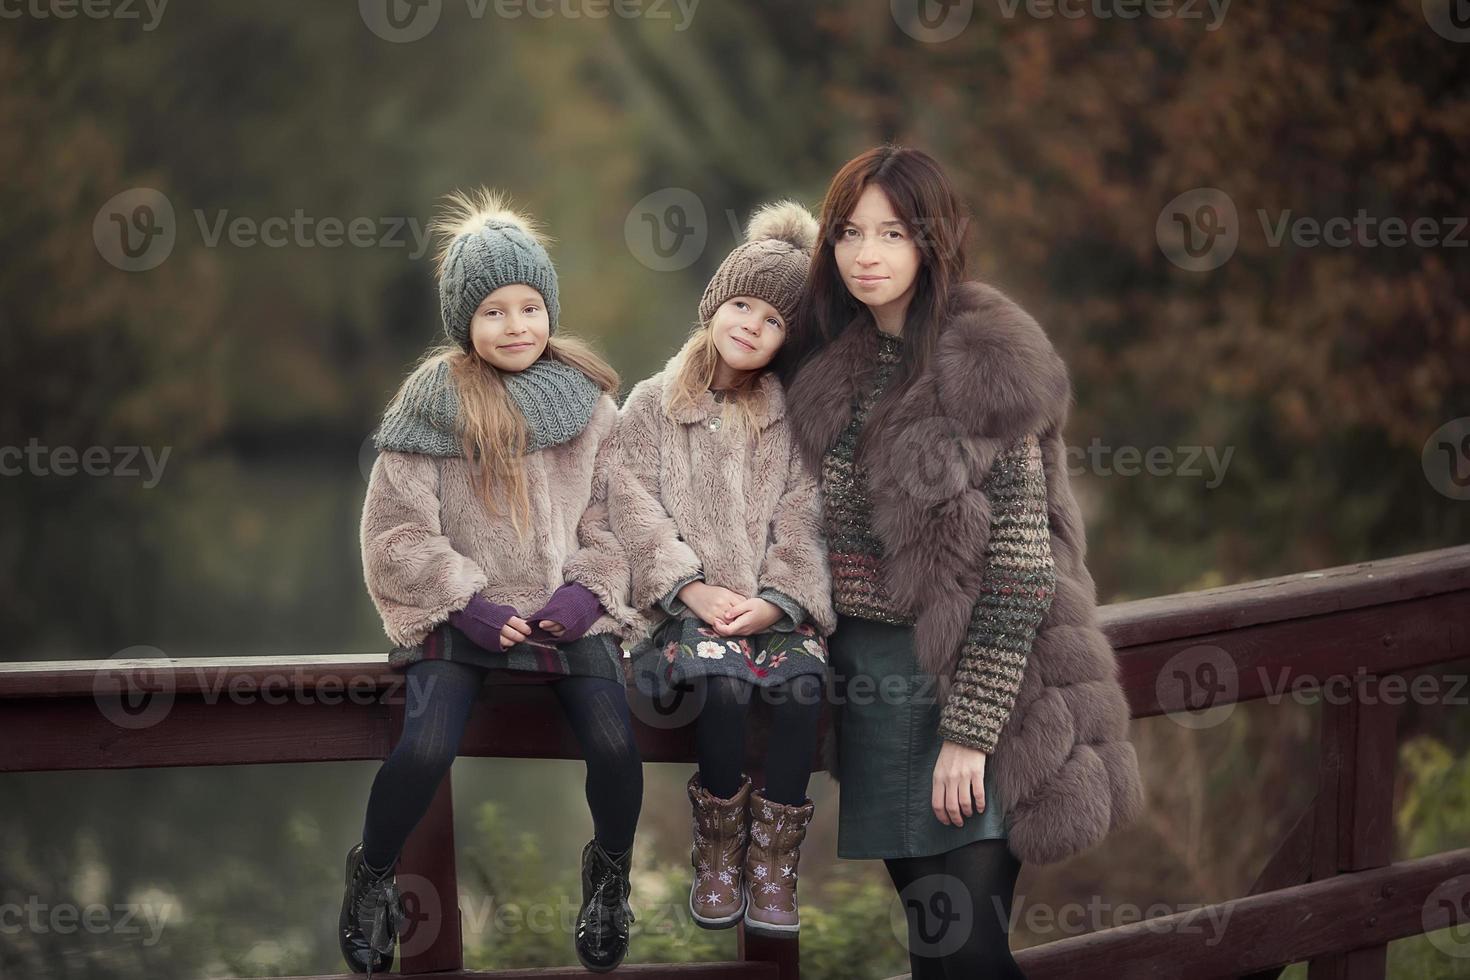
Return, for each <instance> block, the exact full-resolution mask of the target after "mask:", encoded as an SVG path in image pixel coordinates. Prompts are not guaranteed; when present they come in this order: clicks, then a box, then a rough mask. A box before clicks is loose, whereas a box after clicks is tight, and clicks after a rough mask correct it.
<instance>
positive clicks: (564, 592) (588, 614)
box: [526, 582, 602, 643]
mask: <svg viewBox="0 0 1470 980" xmlns="http://www.w3.org/2000/svg"><path fill="white" fill-rule="evenodd" d="M601 615H602V602H601V600H599V599H598V598H597V595H596V593H594V592H593V591H592V590H591V589H589V588H587V586H585V585H583V584H582V583H580V582H568V583H567V584H566V585H563V586H562V587H561V588H559V589H557V590H556V591H555V592H553V593H552V594H551V598H550V599H548V600H547V601H546V605H544V606H542V607H541V608H540V609H538V610H537V611H536V612H533V613H532V614H531V615H529V616H527V617H526V622H527V623H530V624H531V631H532V632H531V638H532V639H540V640H549V641H551V642H552V643H570V642H572V641H573V640H579V639H581V638H582V637H583V636H584V635H585V634H586V632H587V630H588V629H589V628H590V627H591V626H592V624H593V623H595V622H597V619H598V617H599V616H601ZM543 619H549V620H551V621H552V622H553V623H559V624H560V625H561V627H562V634H561V636H552V635H551V634H550V633H547V632H546V631H545V630H543V629H542V628H541V621H542V620H543Z"/></svg>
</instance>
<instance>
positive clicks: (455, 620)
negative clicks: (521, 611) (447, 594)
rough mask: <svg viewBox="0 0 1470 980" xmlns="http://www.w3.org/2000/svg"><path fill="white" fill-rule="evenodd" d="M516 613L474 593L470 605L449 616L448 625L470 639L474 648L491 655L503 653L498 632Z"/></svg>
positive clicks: (510, 608)
mask: <svg viewBox="0 0 1470 980" xmlns="http://www.w3.org/2000/svg"><path fill="white" fill-rule="evenodd" d="M514 615H516V611H515V609H514V608H512V607H511V606H502V605H501V604H500V603H498V602H491V601H490V600H489V599H486V598H485V597H484V596H483V595H480V593H478V592H476V593H475V594H474V595H473V596H472V597H471V598H470V604H469V605H467V606H465V607H464V608H463V609H460V610H458V611H456V612H452V613H450V614H449V624H450V625H451V626H453V627H454V628H455V629H457V630H459V631H460V632H461V633H463V634H464V635H465V636H468V637H469V638H470V641H471V642H473V643H474V644H475V645H476V646H479V647H484V648H485V649H486V650H489V651H490V652H491V653H503V652H504V650H503V649H502V648H501V646H500V631H501V629H502V628H504V626H505V624H506V623H508V622H510V619H511V617H512V616H514Z"/></svg>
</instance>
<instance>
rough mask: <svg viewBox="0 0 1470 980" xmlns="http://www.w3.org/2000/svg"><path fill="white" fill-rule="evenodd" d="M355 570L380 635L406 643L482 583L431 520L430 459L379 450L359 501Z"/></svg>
mask: <svg viewBox="0 0 1470 980" xmlns="http://www.w3.org/2000/svg"><path fill="white" fill-rule="evenodd" d="M360 538H361V542H360V543H361V546H362V571H363V577H364V578H365V579H366V581H367V588H368V594H369V595H371V596H372V600H373V604H374V605H375V606H376V607H377V610H378V614H379V615H380V616H381V617H382V620H383V629H384V631H385V632H386V633H387V634H388V638H389V639H391V640H392V641H393V642H394V643H397V644H398V645H400V646H412V645H413V644H415V643H418V642H419V641H420V640H422V639H423V638H424V637H426V636H428V635H429V633H430V632H432V631H433V629H434V627H435V626H437V625H439V624H440V623H441V622H443V621H444V620H446V619H448V618H449V614H450V613H452V612H454V611H456V610H459V609H463V608H464V607H465V606H466V605H468V604H469V601H470V599H471V598H473V597H474V595H475V593H477V592H479V591H480V590H481V589H483V588H485V585H486V578H485V572H484V570H483V569H481V568H480V566H479V565H477V564H476V563H475V562H474V560H473V559H471V558H469V557H467V556H466V555H463V554H461V553H460V552H458V551H456V550H455V548H454V546H453V545H452V544H450V542H449V539H448V538H447V537H446V536H445V535H444V532H443V528H441V527H440V525H439V468H438V460H436V459H435V458H434V457H432V456H428V455H424V454H422V453H405V452H395V451H384V452H382V453H379V454H378V458H377V461H376V462H374V463H373V470H372V473H371V474H370V475H369V477H368V488H367V498H366V499H365V500H364V501H363V505H362V525H361V533H360Z"/></svg>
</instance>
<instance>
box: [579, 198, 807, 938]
mask: <svg viewBox="0 0 1470 980" xmlns="http://www.w3.org/2000/svg"><path fill="white" fill-rule="evenodd" d="M816 233H817V222H816V220H815V219H814V218H813V217H812V216H811V214H809V213H808V212H807V211H806V209H805V208H803V207H801V206H800V205H798V204H794V203H792V202H789V201H783V202H780V203H778V204H774V205H770V206H768V207H766V208H763V209H762V210H760V211H759V212H757V213H756V215H755V216H754V217H753V218H752V220H751V224H750V228H749V232H748V234H747V237H746V241H745V242H743V243H742V244H740V245H739V246H738V247H737V248H735V250H734V251H732V252H731V253H730V255H729V256H727V257H726V259H725V260H724V262H723V263H721V265H720V268H719V270H718V271H717V272H716V273H715V276H714V278H713V279H712V280H710V283H709V285H708V287H707V288H706V289H705V291H704V295H703V297H702V298H701V300H700V303H699V325H698V326H697V327H696V329H695V331H694V333H693V334H692V336H690V338H689V339H688V341H687V342H686V343H685V344H684V346H683V348H682V349H681V350H680V351H679V352H678V353H677V354H675V355H674V356H673V358H671V359H670V360H669V362H668V364H667V365H666V366H665V368H664V369H663V370H662V371H660V372H659V373H658V374H656V375H654V376H653V377H651V378H648V379H647V380H645V381H642V382H640V383H639V384H638V385H636V386H635V387H634V388H633V390H632V391H631V392H630V393H629V395H628V398H627V400H626V401H625V402H624V404H623V408H622V410H621V411H620V413H619V416H618V430H617V439H616V442H617V450H616V453H615V462H614V464H613V472H612V476H611V478H610V481H609V496H608V512H609V518H610V522H611V526H612V530H613V533H614V534H615V535H616V536H617V537H618V538H619V539H620V540H621V542H622V544H623V550H624V552H625V553H626V554H627V556H628V562H629V569H630V583H629V584H630V592H631V603H632V605H633V607H634V608H636V609H638V610H639V611H640V612H642V613H644V614H645V615H647V616H648V617H649V618H650V621H651V623H653V624H654V626H653V630H652V632H651V633H650V635H649V636H648V637H647V638H645V640H644V641H643V642H642V643H641V644H640V645H639V648H638V649H637V650H635V651H634V656H635V662H634V671H635V674H636V675H637V676H638V678H639V681H640V686H641V687H643V688H644V689H645V692H646V693H669V692H671V691H672V690H674V689H685V690H687V689H692V690H693V696H694V697H695V698H696V699H697V700H700V701H702V703H701V707H700V711H699V715H698V719H697V722H696V736H697V741H698V757H699V771H698V772H697V773H695V774H694V776H693V777H692V778H691V779H690V780H689V785H688V793H689V799H690V802H691V804H692V806H693V832H694V846H693V848H692V851H691V860H692V863H693V865H694V868H695V878H694V882H693V885H692V887H691V889H690V894H689V905H690V911H691V912H692V913H693V916H694V919H695V921H696V922H697V923H698V924H699V925H701V926H704V927H705V928H710V929H720V928H726V927H729V926H733V925H734V924H735V923H737V922H739V921H741V920H742V919H743V920H744V923H745V927H746V929H747V930H749V931H751V932H758V933H763V934H768V935H773V936H787V937H790V936H794V935H795V934H796V933H797V930H798V929H799V927H800V917H799V915H798V911H797V904H796V876H797V863H798V859H799V857H800V845H801V842H802V839H803V837H804V836H805V834H806V828H807V824H808V823H809V822H810V820H811V817H812V802H811V800H810V799H808V798H807V795H806V787H807V781H808V779H809V777H810V775H811V769H812V763H813V761H814V757H815V755H816V739H817V727H818V719H819V717H820V712H821V701H822V692H823V690H824V684H823V678H824V676H825V672H826V662H827V647H826V639H825V637H826V635H827V634H828V633H830V632H831V631H832V629H833V627H834V625H835V615H834V613H833V611H832V601H831V596H830V577H829V574H828V570H827V560H826V549H825V545H824V542H823V539H822V536H821V533H820V530H819V528H820V523H821V511H820V507H821V501H820V495H819V493H818V489H817V483H816V479H815V477H814V475H813V474H812V472H811V471H810V470H809V469H808V468H807V466H806V465H805V463H804V462H803V461H802V458H801V456H800V454H799V453H798V451H797V447H796V445H795V444H794V442H793V440H792V437H791V432H790V429H789V426H788V421H787V419H786V417H785V404H786V403H785V395H784V392H783V391H782V388H781V385H780V382H779V381H778V380H777V379H776V376H775V373H774V372H773V371H771V370H770V365H771V362H772V359H773V358H774V357H775V355H776V353H777V351H779V350H780V348H781V345H782V344H783V343H784V342H785V340H786V337H787V333H788V331H789V330H790V329H791V317H792V313H793V310H794V309H795V307H796V303H797V299H798V297H799V295H800V293H801V290H802V287H803V285H804V283H805V281H806V275H807V267H808V265H809V262H810V259H811V252H812V248H813V246H814V245H815V242H816ZM758 690H759V691H761V692H762V694H763V695H765V696H766V697H767V700H768V701H770V703H771V707H772V731H771V735H770V740H769V750H768V753H767V757H766V760H765V766H764V770H765V778H766V785H765V786H763V787H760V788H756V787H754V786H752V783H751V780H750V778H749V777H748V776H746V775H745V773H744V772H743V771H742V769H743V767H742V763H743V761H744V758H745V715H746V710H747V709H748V708H749V706H750V701H751V698H752V697H753V695H754V694H755V692H756V691H758Z"/></svg>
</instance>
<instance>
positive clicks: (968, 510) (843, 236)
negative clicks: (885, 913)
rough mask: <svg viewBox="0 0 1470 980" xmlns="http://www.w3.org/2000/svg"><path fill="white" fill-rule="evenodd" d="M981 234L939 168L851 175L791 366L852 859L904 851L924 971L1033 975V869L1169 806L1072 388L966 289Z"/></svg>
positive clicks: (917, 164)
mask: <svg viewBox="0 0 1470 980" xmlns="http://www.w3.org/2000/svg"><path fill="white" fill-rule="evenodd" d="M964 227H965V221H964V218H963V216H962V212H961V209H960V206H959V202H958V201H957V199H956V197H955V194H954V191H953V189H952V188H951V185H950V183H949V181H948V180H947V179H946V177H945V175H944V173H943V172H942V170H941V169H940V168H939V166H938V164H937V163H936V162H935V161H934V160H933V159H932V158H930V157H929V156H928V155H926V154H924V153H922V152H919V151H916V150H910V149H904V148H900V147H893V146H885V147H879V148H876V149H873V150H870V151H868V152H866V153H864V154H862V155H860V156H858V157H857V158H855V159H853V160H852V161H850V162H849V163H847V164H846V165H845V166H844V167H843V168H842V169H841V170H840V171H839V172H838V174H837V176H836V177H834V178H833V181H832V184H831V186H830V188H829V189H828V192H827V196H826V200H825V201H824V203H823V207H822V236H821V240H820V243H819V246H818V249H817V252H816V255H815V256H814V258H813V262H812V268H811V273H810V277H809V279H808V285H807V292H806V295H805V296H804V297H803V302H802V305H801V308H800V310H799V311H798V315H797V318H796V322H797V324H798V326H799V329H800V333H801V335H800V336H799V337H793V338H792V342H791V343H789V344H788V347H787V349H786V350H785V351H784V352H783V364H782V366H781V370H782V372H783V376H784V377H785V378H787V379H789V383H788V385H787V390H788V392H789V395H788V399H789V404H790V414H791V417H792V427H793V432H794V434H795V436H796V438H797V440H798V442H799V444H800V446H801V449H802V451H803V452H804V453H805V454H806V455H807V458H808V461H809V462H810V463H811V464H812V466H813V467H814V469H816V470H817V472H819V473H820V474H821V481H822V490H823V497H824V504H825V507H824V520H825V524H826V531H827V539H828V551H829V559H830V562H831V570H832V582H833V600H834V606H835V608H836V611H837V613H838V625H837V630H836V631H835V632H834V633H833V634H832V636H831V637H830V639H829V649H830V667H831V670H832V673H833V675H834V682H835V683H834V694H835V695H836V697H835V704H834V710H833V723H834V724H833V728H834V731H833V734H832V736H831V737H830V738H829V747H830V748H831V749H834V750H835V753H836V756H835V760H833V761H834V763H835V764H833V765H831V766H829V768H830V769H831V771H832V774H833V776H834V778H837V779H839V781H840V784H841V801H840V810H839V816H838V854H839V856H841V857H844V858H882V859H883V860H884V862H885V864H886V866H887V869H888V872H889V875H890V877H891V878H892V879H893V883H894V887H895V888H897V889H898V891H899V893H900V895H901V897H902V901H903V903H904V906H905V910H906V914H907V915H908V917H909V944H908V946H909V954H910V962H911V964H912V969H913V975H914V977H915V978H916V980H918V978H928V977H959V976H964V977H974V976H987V977H990V976H994V977H1017V976H1021V973H1020V971H1019V969H1018V968H1017V966H1016V963H1015V960H1014V959H1013V958H1012V957H1011V954H1010V950H1009V947H1008V940H1007V932H1008V925H1009V918H1010V907H1011V901H1012V898H1013V895H1014V889H1015V883H1016V878H1017V876H1018V875H1019V873H1020V867H1021V864H1022V863H1023V862H1028V861H1029V862H1035V863H1046V862H1051V861H1057V860H1061V859H1062V858H1065V857H1068V856H1069V855H1071V854H1074V853H1076V852H1077V851H1079V850H1082V849H1083V848H1086V847H1089V846H1091V845H1093V844H1095V843H1097V842H1098V841H1099V840H1101V839H1102V838H1103V837H1104V836H1106V834H1107V833H1108V832H1109V831H1110V830H1112V829H1113V828H1116V827H1119V826H1121V825H1123V824H1126V823H1128V822H1130V821H1131V820H1132V819H1134V818H1135V817H1136V815H1137V814H1138V813H1139V811H1140V810H1141V809H1142V804H1143V791H1142V784H1141V781H1140V779H1139V774H1138V762H1137V758H1136V756H1135V754H1134V751H1133V747H1132V745H1131V744H1129V742H1128V741H1127V727H1128V720H1129V710H1128V705H1127V701H1126V700H1125V698H1124V696H1123V693H1122V689H1121V687H1120V685H1119V684H1118V682H1117V679H1116V677H1115V660H1114V657H1113V653H1112V649H1111V647H1110V646H1109V645H1108V642H1107V640H1106V638H1105V637H1104V636H1103V635H1102V633H1101V631H1099V630H1098V628H1097V623H1096V599H1095V588H1094V585H1093V582H1092V578H1091V576H1090V575H1089V574H1088V572H1087V569H1086V567H1085V565H1084V563H1083V558H1084V556H1085V553H1086V543H1085V538H1084V531H1083V526H1082V522H1081V517H1080V514H1079V511H1078V508H1077V504H1076V501H1075V500H1074V499H1073V497H1072V492H1071V489H1070V487H1069V485H1068V481H1067V474H1066V466H1065V449H1064V446H1063V443H1062V435H1061V434H1062V429H1063V427H1064V425H1065V422H1066V418H1067V412H1068V409H1069V407H1070V400H1071V381H1070V378H1069V376H1068V373H1067V369H1066V366H1065V364H1063V362H1062V360H1061V358H1060V357H1059V356H1058V355H1057V353H1056V351H1055V350H1054V349H1053V347H1052V345H1051V342H1050V341H1049V340H1048V339H1047V337H1046V334H1045V333H1044V332H1043V331H1042V330H1041V328H1040V326H1038V325H1037V323H1036V321H1035V320H1033V319H1032V318H1031V317H1030V316H1029V315H1028V314H1026V312H1025V311H1024V310H1022V309H1021V308H1020V307H1019V306H1017V305H1016V304H1015V303H1013V302H1012V301H1011V300H1009V299H1008V298H1007V297H1005V296H1004V295H1003V294H1001V293H1000V292H999V291H998V290H996V289H994V288H993V287H991V286H988V285H985V284H983V283H979V282H967V281H965V279H964V275H965V262H964V248H963V241H962V238H963V229H964ZM1028 722H1029V723H1028Z"/></svg>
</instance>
